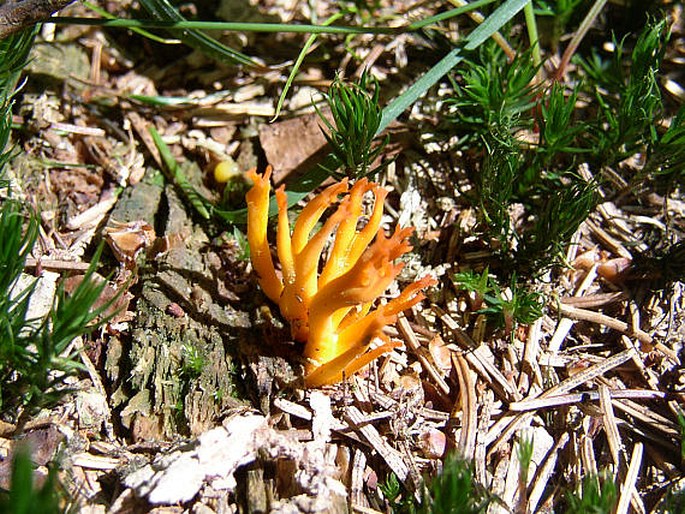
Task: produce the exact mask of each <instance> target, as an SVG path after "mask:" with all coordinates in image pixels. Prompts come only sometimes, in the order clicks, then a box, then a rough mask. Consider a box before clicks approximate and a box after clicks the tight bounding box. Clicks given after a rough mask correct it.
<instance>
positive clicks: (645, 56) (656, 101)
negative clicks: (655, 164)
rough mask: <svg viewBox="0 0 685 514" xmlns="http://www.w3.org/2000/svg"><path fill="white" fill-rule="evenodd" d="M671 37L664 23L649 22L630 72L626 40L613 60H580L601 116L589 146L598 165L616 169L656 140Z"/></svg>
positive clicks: (636, 46)
mask: <svg viewBox="0 0 685 514" xmlns="http://www.w3.org/2000/svg"><path fill="white" fill-rule="evenodd" d="M668 37H669V34H668V30H667V26H666V21H665V20H663V21H660V22H657V23H650V24H648V25H647V26H646V27H645V29H644V30H643V31H642V33H641V34H640V35H639V37H638V39H637V41H636V43H635V47H634V48H633V51H632V53H631V59H630V63H631V65H630V68H629V71H628V68H627V67H626V66H625V65H624V63H623V56H624V55H625V51H624V41H617V40H616V39H614V46H615V51H614V52H613V57H612V59H610V60H608V61H603V60H602V59H601V58H600V57H599V56H598V54H597V53H596V52H595V53H594V54H593V56H592V58H591V59H590V60H580V62H581V64H582V66H583V68H584V70H585V72H586V73H587V75H588V77H589V78H590V79H592V81H591V83H592V84H594V88H595V91H594V94H595V98H596V100H597V102H598V105H599V116H598V118H597V120H596V122H595V124H594V125H593V128H592V132H591V134H590V139H589V141H588V143H589V145H588V146H589V147H590V148H592V149H593V154H594V158H595V160H596V161H597V162H598V163H599V164H600V165H609V166H613V165H615V164H616V163H618V162H620V161H622V160H623V159H625V158H627V157H629V156H631V155H633V154H635V153H636V152H638V151H645V150H646V151H647V152H648V153H649V149H650V148H653V147H654V145H655V144H656V143H657V142H658V140H659V136H658V132H657V129H656V124H655V121H656V120H659V119H660V118H661V115H662V108H663V106H662V101H661V92H660V86H659V81H658V72H659V68H660V67H661V61H662V59H663V55H664V52H665V48H666V42H667V40H668Z"/></svg>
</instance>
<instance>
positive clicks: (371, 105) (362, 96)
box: [315, 71, 389, 178]
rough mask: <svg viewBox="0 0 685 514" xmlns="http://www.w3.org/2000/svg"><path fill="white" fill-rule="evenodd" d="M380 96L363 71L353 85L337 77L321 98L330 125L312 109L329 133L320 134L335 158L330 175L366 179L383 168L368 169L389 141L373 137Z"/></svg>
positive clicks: (379, 111) (378, 117) (374, 80)
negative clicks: (329, 118)
mask: <svg viewBox="0 0 685 514" xmlns="http://www.w3.org/2000/svg"><path fill="white" fill-rule="evenodd" d="M370 90H371V91H370ZM379 95H380V88H379V87H378V81H377V80H376V79H375V78H372V77H371V76H370V75H369V74H368V73H366V71H364V72H363V73H362V75H361V77H360V78H359V81H358V82H356V83H351V84H346V83H345V82H343V81H342V80H341V79H340V78H339V77H336V78H335V80H334V81H333V84H331V87H330V88H329V90H328V93H326V94H325V95H324V98H325V100H326V103H327V104H328V107H329V108H330V110H331V115H332V117H333V123H331V122H330V121H329V120H328V118H327V117H326V116H325V115H324V114H323V113H322V112H321V110H320V109H319V108H318V106H316V105H315V108H316V112H317V113H318V115H319V118H321V122H322V123H323V124H324V125H325V127H326V128H327V129H328V131H326V130H324V128H323V127H322V128H321V131H322V132H323V134H324V136H325V137H326V141H328V144H329V145H330V147H331V151H332V153H333V155H334V158H335V169H331V170H330V173H331V175H334V176H338V177H339V178H341V177H342V176H348V177H352V178H354V177H365V176H367V175H370V174H374V173H376V172H378V171H379V170H380V169H381V168H382V167H383V165H380V166H378V167H376V168H374V169H373V170H372V169H370V168H371V165H372V164H373V162H374V161H375V160H376V158H377V157H378V156H379V155H380V154H381V152H382V151H383V148H385V145H386V144H387V143H388V139H389V138H388V137H387V136H386V137H384V138H379V137H377V136H376V133H377V131H378V127H379V126H380V123H381V114H382V111H383V109H382V108H381V106H380V103H379ZM339 168H342V175H340V174H338V172H337V171H336V170H337V169H339Z"/></svg>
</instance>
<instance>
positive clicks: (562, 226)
mask: <svg viewBox="0 0 685 514" xmlns="http://www.w3.org/2000/svg"><path fill="white" fill-rule="evenodd" d="M562 178H563V180H562V181H561V185H560V186H559V187H557V188H556V190H554V191H552V192H551V194H547V195H546V197H545V200H544V201H543V203H542V206H541V208H540V212H539V213H538V216H537V219H536V220H535V223H534V225H533V228H532V229H531V230H530V231H528V232H526V233H525V234H524V235H523V238H522V241H521V247H520V249H519V251H518V252H517V257H518V259H519V260H520V263H519V264H520V265H521V266H522V267H524V266H526V265H527V266H529V267H530V269H537V270H544V269H546V268H549V267H550V265H552V264H554V263H555V262H556V261H558V260H559V259H560V258H562V256H563V251H564V250H565V245H566V243H568V241H570V240H571V237H573V234H575V232H576V231H577V230H578V228H579V227H580V225H581V223H583V221H585V219H586V218H587V217H588V216H589V215H590V213H591V212H592V211H593V209H594V208H595V205H596V202H597V196H596V193H595V186H594V184H591V183H588V182H586V181H584V180H583V179H582V178H580V177H576V176H574V175H569V176H567V177H562Z"/></svg>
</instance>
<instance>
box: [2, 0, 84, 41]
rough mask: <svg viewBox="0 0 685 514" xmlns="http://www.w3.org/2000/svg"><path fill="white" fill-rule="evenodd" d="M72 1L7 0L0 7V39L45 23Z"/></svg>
mask: <svg viewBox="0 0 685 514" xmlns="http://www.w3.org/2000/svg"><path fill="white" fill-rule="evenodd" d="M73 1H74V0H8V1H6V2H3V4H2V5H0V39H4V38H6V37H7V36H9V35H11V34H14V33H15V32H19V31H20V30H22V29H24V28H26V27H30V26H31V25H35V24H36V23H39V22H41V21H45V20H47V19H48V18H50V16H52V15H53V14H54V13H56V12H57V11H59V10H60V9H63V8H65V7H66V6H67V5H69V4H70V3H72V2H73Z"/></svg>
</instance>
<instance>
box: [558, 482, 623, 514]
mask: <svg viewBox="0 0 685 514" xmlns="http://www.w3.org/2000/svg"><path fill="white" fill-rule="evenodd" d="M617 499H618V496H617V490H616V484H615V483H614V482H613V481H612V480H611V476H610V475H609V474H608V473H606V474H600V475H599V476H597V475H588V476H586V477H585V478H584V479H583V483H582V486H581V488H580V491H576V492H569V493H568V494H567V495H566V501H567V504H568V505H567V510H566V513H567V514H609V513H610V512H613V510H614V507H615V506H616V501H617Z"/></svg>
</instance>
